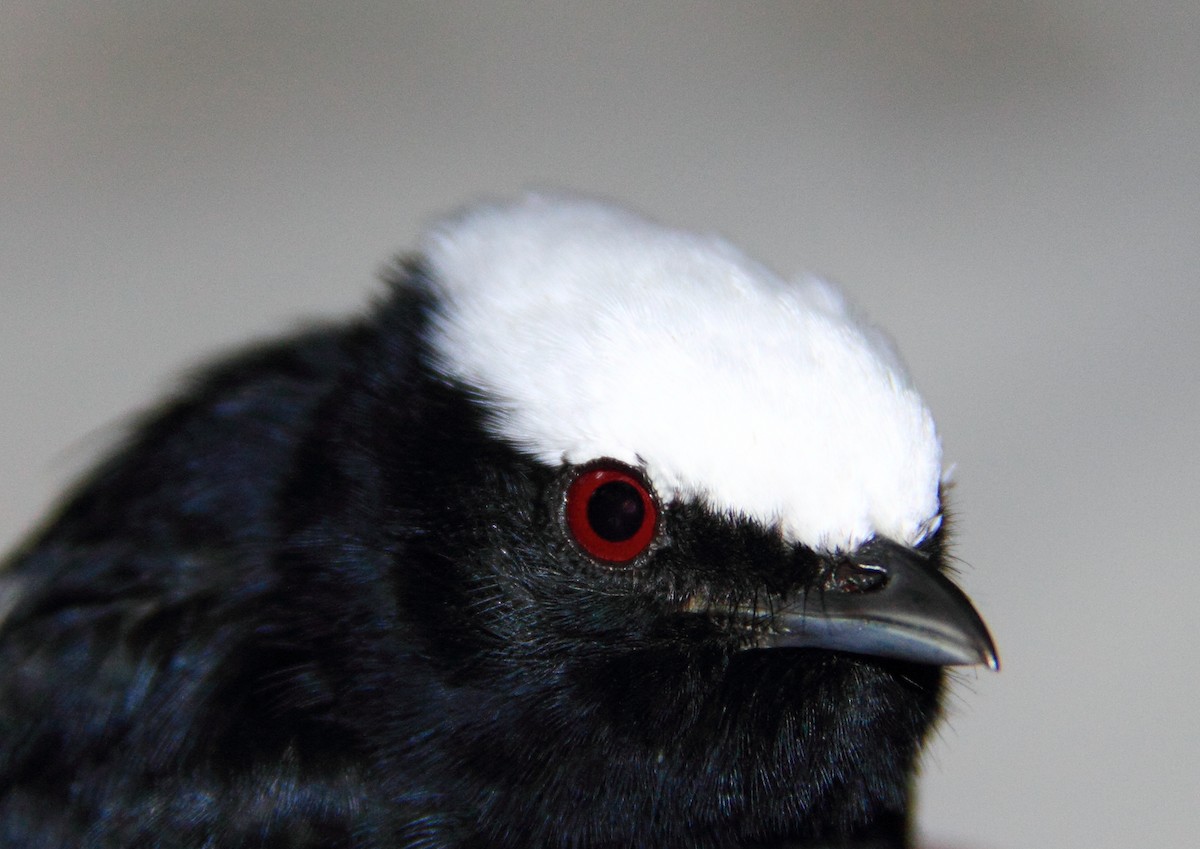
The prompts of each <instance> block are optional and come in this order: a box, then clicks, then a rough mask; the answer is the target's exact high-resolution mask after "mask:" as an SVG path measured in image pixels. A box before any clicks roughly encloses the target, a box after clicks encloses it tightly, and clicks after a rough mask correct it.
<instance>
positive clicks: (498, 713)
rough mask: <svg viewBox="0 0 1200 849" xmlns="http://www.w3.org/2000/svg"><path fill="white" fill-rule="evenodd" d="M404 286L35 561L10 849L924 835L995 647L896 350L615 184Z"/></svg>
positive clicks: (30, 560) (929, 426)
mask: <svg viewBox="0 0 1200 849" xmlns="http://www.w3.org/2000/svg"><path fill="white" fill-rule="evenodd" d="M393 278H394V279H393V280H392V282H391V285H390V288H389V290H388V294H387V295H386V297H385V298H384V299H383V300H382V301H381V302H380V303H378V304H377V305H376V306H375V307H374V308H373V309H372V310H370V312H369V313H368V314H367V315H366V316H365V317H362V318H360V319H358V320H354V321H350V322H348V323H346V324H343V325H339V326H333V327H328V328H322V329H316V330H313V331H310V332H308V333H307V334H305V335H301V336H298V337H296V338H290V339H286V340H284V341H282V342H279V343H276V344H269V345H266V346H263V347H259V348H256V349H252V350H250V351H248V352H243V353H241V354H240V355H237V356H234V357H232V358H231V359H228V360H226V361H224V362H222V363H218V364H217V365H216V366H214V367H212V368H211V369H209V370H208V371H206V372H205V373H203V374H202V375H201V376H200V377H199V378H198V379H196V380H195V381H193V382H192V384H191V385H190V386H189V387H188V388H187V389H186V391H185V392H183V393H182V394H181V395H180V397H178V398H177V399H175V400H173V401H171V402H169V403H167V404H166V405H165V406H164V407H163V408H161V409H160V410H159V411H157V412H156V413H154V414H153V415H151V416H150V417H148V419H147V420H146V421H145V422H144V423H143V425H142V426H141V427H140V428H139V429H137V431H136V433H134V434H133V436H132V437H131V439H130V440H129V442H128V444H127V445H126V446H125V447H124V448H123V449H122V450H120V451H118V452H117V453H116V454H115V456H113V457H112V458H111V459H109V460H108V461H107V462H105V463H103V464H102V465H101V466H100V467H99V468H98V469H97V470H96V471H95V472H94V473H92V475H91V476H90V477H89V478H88V479H87V480H86V481H85V482H84V483H83V484H82V485H81V486H80V487H79V488H78V489H77V490H76V492H75V493H74V494H73V495H72V496H71V497H70V498H69V499H68V500H67V501H66V502H65V504H64V506H63V507H62V508H61V510H60V511H59V513H58V514H57V516H56V517H54V518H53V519H52V521H50V522H49V523H48V524H47V525H46V526H45V527H44V528H43V529H42V530H41V531H40V532H39V533H38V534H37V535H36V536H35V537H34V538H33V539H32V540H31V541H30V542H29V543H27V544H26V545H25V546H24V547H23V548H22V549H21V550H20V551H18V552H17V553H16V554H15V555H14V556H13V558H12V559H11V561H10V562H9V563H8V565H7V566H6V568H5V570H4V571H3V572H0V845H2V846H4V847H46V849H49V847H75V846H88V847H142V846H145V847H151V846H153V847H197V849H199V847H345V849H350V847H355V849H367V847H377V848H378V849H383V847H422V849H433V847H512V849H516V847H564V849H565V847H580V848H581V849H582V847H631V846H637V847H689V849H690V847H700V849H703V847H736V846H785V845H786V846H844V845H856V846H857V845H862V846H886V847H898V846H904V845H906V844H907V841H908V830H909V828H908V824H909V803H910V785H911V783H912V778H913V772H914V763H915V760H916V758H917V756H918V753H919V750H920V747H921V744H922V741H923V740H924V739H925V738H926V737H927V735H928V733H929V730H930V727H931V725H932V724H933V723H934V721H935V720H936V719H937V716H938V710H939V699H940V694H941V690H942V685H943V674H944V673H943V668H942V667H943V666H945V665H949V664H987V665H990V666H992V667H995V666H996V665H997V660H996V653H995V651H994V649H993V647H992V643H991V639H990V637H989V636H988V633H987V630H986V628H985V627H984V625H983V623H982V621H981V620H980V619H979V617H978V615H977V614H976V613H975V611H974V609H973V608H972V606H971V604H970V602H969V601H968V600H967V599H966V597H965V596H964V595H962V594H961V593H960V592H959V591H958V590H957V589H956V588H955V587H954V586H953V584H951V583H950V581H949V580H948V579H947V578H946V577H944V575H943V572H944V569H945V566H944V561H945V546H946V527H945V523H944V521H943V507H942V504H941V493H940V489H941V486H940V483H941V478H942V469H941V449H940V446H939V442H938V438H937V435H936V432H935V429H934V425H933V421H932V418H931V417H930V414H929V412H928V410H927V408H926V406H925V404H924V403H923V402H922V400H921V399H920V397H919V396H918V395H917V393H916V392H915V390H914V389H913V388H912V385H911V383H910V381H909V379H908V377H907V376H906V374H905V372H904V370H903V368H902V366H901V365H900V363H899V360H898V358H897V357H896V355H895V354H894V353H893V352H892V349H891V348H890V346H889V344H888V343H887V342H886V341H885V339H884V337H883V336H882V335H881V334H880V333H879V332H878V331H876V330H874V329H872V328H871V327H869V326H868V325H866V324H865V323H864V322H862V321H861V320H860V319H859V318H857V317H856V316H855V315H854V313H853V312H852V311H851V310H850V309H849V308H848V307H847V306H846V304H845V303H844V302H843V300H842V299H841V297H840V296H839V295H838V294H837V293H836V291H835V290H834V289H832V288H831V287H830V286H828V285H827V284H824V283H822V282H820V281H816V280H811V279H810V280H801V281H798V282H795V283H785V282H783V281H781V280H779V279H777V278H776V277H774V276H773V275H771V274H770V273H769V272H767V271H766V270H764V269H763V268H761V267H760V266H758V265H756V264H754V263H753V262H751V261H750V260H748V259H746V258H745V257H743V256H742V255H741V254H739V253H738V252H737V251H736V250H734V249H733V248H732V247H730V246H728V245H727V244H725V243H724V242H722V241H720V240H718V239H714V238H709V237H700V236H695V235H691V234H687V233H683V232H679V231H675V230H671V229H667V228H664V227H660V226H658V225H655V224H652V223H650V222H647V221H644V220H642V219H640V218H638V217H636V216H634V215H632V214H630V213H627V212H623V211H620V210H617V209H614V208H612V207H609V206H606V205H603V204H600V203H595V202H590V201H585V200H576V199H565V198H548V197H530V198H527V199H525V200H523V201H520V202H517V203H514V204H511V205H494V206H482V207H476V208H474V209H472V210H469V211H468V212H466V213H464V214H462V215H460V216H458V217H456V218H454V219H451V220H449V221H447V222H445V223H443V224H441V225H440V226H438V227H436V228H434V229H433V231H432V232H431V235H430V236H429V237H428V238H427V239H426V241H425V244H424V245H423V249H422V250H421V252H420V254H419V255H418V256H417V258H416V259H415V260H413V261H411V262H409V263H406V264H403V265H402V266H400V267H399V268H398V269H397V271H396V272H395V274H394V275H393Z"/></svg>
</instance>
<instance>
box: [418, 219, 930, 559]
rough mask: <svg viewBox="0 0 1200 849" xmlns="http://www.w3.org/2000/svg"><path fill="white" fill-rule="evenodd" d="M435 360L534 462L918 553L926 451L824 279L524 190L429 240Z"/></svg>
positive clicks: (908, 404)
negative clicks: (781, 272)
mask: <svg viewBox="0 0 1200 849" xmlns="http://www.w3.org/2000/svg"><path fill="white" fill-rule="evenodd" d="M423 249H424V254H425V257H426V259H427V261H428V263H429V268H430V270H431V272H432V276H433V277H434V280H435V285H436V286H437V287H439V289H438V292H439V296H440V297H441V298H442V310H441V312H440V315H439V317H438V321H437V322H436V324H435V327H434V330H433V332H432V336H431V340H430V341H431V343H432V347H433V349H434V351H435V355H436V357H437V358H438V362H437V365H438V367H439V368H440V369H442V370H444V372H445V373H446V374H448V375H450V376H453V377H455V378H458V379H461V380H463V381H465V382H466V383H468V384H470V385H473V386H474V387H477V388H478V389H479V390H480V391H481V392H482V393H483V395H484V396H485V397H486V398H488V399H489V401H490V402H491V405H492V417H491V422H490V424H491V427H492V428H494V432H495V435H497V436H499V437H501V438H504V439H506V440H509V441H511V442H512V443H514V444H515V445H517V446H519V447H520V448H521V449H523V450H525V451H527V452H529V453H531V454H532V455H534V456H536V457H537V458H539V459H541V460H542V461H544V462H547V463H551V464H558V463H561V462H568V463H582V462H586V461H588V460H593V459H597V458H600V457H611V458H614V459H618V460H622V461H624V462H626V463H630V464H633V465H638V466H641V467H642V468H643V469H644V470H645V473H646V475H647V476H648V478H649V479H650V481H651V482H652V483H653V485H654V486H655V488H656V490H657V492H658V495H659V497H660V498H661V499H663V500H664V501H665V502H669V501H671V500H673V499H700V500H701V501H703V502H704V503H706V504H707V505H709V506H710V507H711V508H713V509H715V510H718V511H722V512H726V513H729V514H740V515H744V516H748V517H751V518H753V519H755V520H757V521H759V522H761V523H762V524H763V525H764V526H767V527H775V528H778V529H779V530H780V531H781V532H782V533H783V534H784V535H785V536H786V537H787V538H788V539H790V540H792V541H795V542H800V543H804V544H806V545H809V546H812V547H814V548H818V549H825V550H846V549H850V548H853V547H855V546H857V545H859V544H861V543H862V542H864V541H865V540H867V539H869V538H871V537H873V536H876V535H880V536H886V537H890V538H892V539H896V540H898V541H902V542H906V543H908V544H915V543H916V542H918V541H919V540H920V539H921V538H922V537H924V536H926V535H927V534H929V533H931V532H932V530H934V529H935V528H936V527H937V525H938V524H939V522H940V516H939V509H940V507H939V502H938V483H939V479H940V476H941V446H940V444H939V442H938V437H937V433H936V430H935V428H934V423H933V418H932V416H931V415H930V413H929V410H928V409H927V408H926V406H925V404H924V402H923V401H922V400H921V398H920V396H919V395H918V394H917V392H916V390H915V389H914V388H913V386H912V383H911V381H910V380H909V378H908V376H907V374H906V373H905V371H904V368H903V366H902V365H901V363H900V361H899V359H898V357H897V356H896V354H895V353H894V351H893V349H892V347H891V345H890V343H889V342H888V341H887V339H886V337H884V336H883V334H882V333H881V332H879V331H878V330H876V329H875V328H872V327H870V326H868V325H866V324H865V323H864V322H862V321H861V320H860V319H858V318H857V317H856V316H855V315H854V314H853V312H852V311H851V310H850V309H849V308H848V306H847V304H846V302H845V300H844V299H843V297H842V296H841V294H840V293H839V292H838V291H837V290H836V289H835V288H834V287H832V286H831V285H829V284H828V283H825V282H823V281H820V280H816V279H813V278H806V279H802V280H800V281H798V282H794V283H786V282H784V281H783V280H781V279H779V278H778V277H776V276H775V275H773V274H772V273H771V272H769V271H768V270H767V269H765V268H763V267H762V266H760V265H759V264H757V263H755V262H753V261H751V260H749V259H748V258H746V257H745V256H743V255H742V254H741V253H740V252H739V251H737V250H736V249H735V248H733V247H732V246H731V245H729V244H728V243H727V242H725V241H723V240H721V239H718V238H714V237H709V236H699V235H695V234H691V233H686V232H682V231H679V230H673V229H669V228H665V227H662V226H660V225H658V224H655V223H652V222H650V221H647V220H644V219H642V218H640V217H638V216H636V215H634V214H632V213H629V212H627V211H624V210H621V209H618V208H615V207H612V206H609V205H605V204H601V203H598V202H594V201H586V200H579V199H568V198H562V197H546V196H530V197H527V198H525V199H524V200H522V201H520V202H517V203H514V204H511V205H488V206H480V207H476V208H474V209H471V210H469V211H468V212H466V213H465V214H463V215H461V216H458V217H456V218H453V219H451V220H448V221H446V222H444V223H442V224H441V225H440V226H438V227H436V228H435V229H434V230H433V231H432V232H431V233H430V234H429V236H428V237H427V239H426V240H425V243H424V246H423Z"/></svg>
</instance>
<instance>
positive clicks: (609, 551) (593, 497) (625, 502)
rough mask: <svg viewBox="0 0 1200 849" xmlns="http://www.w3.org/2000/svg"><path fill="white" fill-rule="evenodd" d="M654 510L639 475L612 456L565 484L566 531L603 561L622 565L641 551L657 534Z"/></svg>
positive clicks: (649, 495)
mask: <svg viewBox="0 0 1200 849" xmlns="http://www.w3.org/2000/svg"><path fill="white" fill-rule="evenodd" d="M658 514H659V511H658V504H657V502H656V501H655V499H654V496H653V494H652V492H651V490H650V487H649V486H648V485H647V484H646V482H645V480H644V479H643V478H642V476H641V475H639V474H638V473H637V472H636V471H634V470H633V469H631V468H629V467H628V466H626V465H624V464H623V463H618V462H616V461H615V460H601V461H598V462H596V463H590V464H588V465H587V466H584V467H582V468H581V469H579V471H578V473H577V474H576V475H575V477H574V479H573V480H572V481H571V482H570V484H569V485H568V486H567V489H566V495H565V509H564V519H565V523H566V526H567V530H568V531H569V533H570V536H571V537H572V539H574V541H575V543H576V544H577V545H578V546H579V547H580V548H581V549H582V550H583V551H584V553H586V554H588V555H589V556H590V557H592V558H594V559H596V560H599V561H601V562H603V563H607V564H611V565H623V564H626V563H629V562H631V561H633V560H636V559H637V558H638V557H640V556H641V555H642V554H644V553H645V552H646V550H647V549H649V547H650V544H651V543H652V542H653V541H654V538H655V536H656V534H657V531H658Z"/></svg>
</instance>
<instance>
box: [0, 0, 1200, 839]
mask: <svg viewBox="0 0 1200 849" xmlns="http://www.w3.org/2000/svg"><path fill="white" fill-rule="evenodd" d="M1198 55H1200V4H1197V3H1195V2H1194V0H1188V1H1186V2H1177V3H1172V2H1165V0H1155V2H1136V3H1135V2H1128V3H1119V2H1073V0H1042V2H1038V0H1027V2H1008V3H968V2H944V3H937V2H915V3H868V4H862V3H848V2H846V3H840V2H823V3H797V2H690V3H668V2H662V0H638V1H637V2H596V1H595V0H592V1H591V2H553V3H552V2H522V3H467V2H448V0H439V2H436V3H368V2H342V3H328V4H323V5H316V4H312V5H307V4H298V3H285V2H281V0H268V2H257V3H242V2H197V0H188V1H187V2H181V1H180V0H157V2H134V0H109V2H105V3H93V2H88V0H62V2H28V0H7V2H5V3H4V4H3V6H0V397H2V398H3V399H4V401H3V404H2V405H0V433H2V434H3V439H2V440H0V542H2V543H3V544H4V546H5V547H8V546H9V545H11V544H12V543H13V542H15V541H16V540H17V539H18V538H19V536H20V534H21V533H22V532H23V531H24V530H25V529H27V528H28V526H29V525H30V523H31V522H32V521H33V520H34V519H35V517H36V516H38V514H39V513H40V512H41V511H42V510H43V509H44V508H45V506H46V504H47V503H48V502H49V501H50V500H51V498H52V496H53V493H54V492H55V491H56V490H58V489H59V488H60V487H61V486H62V484H63V483H64V481H66V480H68V479H70V478H71V477H72V476H73V475H74V474H76V473H78V472H79V471H80V470H81V469H82V468H84V467H85V466H86V465H87V462H88V461H89V459H91V458H93V457H94V456H95V455H96V453H97V452H98V451H99V450H100V449H101V448H102V446H103V445H105V444H107V443H109V442H110V441H111V439H112V435H113V433H114V429H115V428H117V427H118V425H119V423H120V421H121V420H122V417H123V416H124V415H125V414H127V413H128V412H129V411H130V410H133V409H137V408H139V407H142V406H144V405H145V404H147V403H148V402H149V401H150V400H151V399H153V398H154V397H156V396H157V395H158V394H160V393H161V392H162V391H164V390H165V389H167V388H169V387H170V386H171V385H172V384H173V379H174V377H176V376H177V375H178V374H179V373H180V372H181V370H182V369H184V368H185V367H188V366H190V365H192V364H194V363H195V362H197V360H198V359H200V358H202V357H203V356H204V355H205V354H206V352H211V351H213V350H214V349H220V348H222V347H223V346H227V345H229V344H232V343H235V342H238V341H242V340H245V339H247V338H250V337H254V336H256V335H260V334H264V333H270V332H276V331H280V330H284V329H287V328H289V327H291V326H294V324H295V323H296V321H297V320H299V319H301V318H304V317H314V316H323V315H332V314H337V313H340V312H344V311H347V310H354V309H357V308H360V307H361V305H362V304H364V303H365V302H366V300H367V299H368V298H369V297H370V296H371V295H372V293H374V292H377V291H378V286H377V285H376V284H375V283H374V280H373V275H374V274H375V272H376V271H377V270H378V269H379V268H380V267H381V266H382V265H383V263H384V262H385V261H386V260H387V259H388V258H389V256H391V255H392V254H393V253H394V252H396V251H399V250H403V249H405V248H406V247H408V246H411V245H412V244H413V242H414V240H415V238H416V236H417V234H418V233H419V231H420V228H421V227H422V225H423V223H424V222H426V221H428V220H429V219H430V218H431V217H434V216H436V215H439V214H441V213H442V212H444V211H446V210H448V209H452V208H455V207H457V206H459V205H461V204H462V203H464V202H466V201H468V200H469V199H471V198H474V197H478V196H480V195H504V196H506V195H511V194H513V193H515V192H517V191H519V190H520V189H522V188H525V187H531V186H532V187H551V188H554V187H564V188H573V189H577V190H582V191H586V192H591V193H597V194H600V195H603V196H608V197H612V198H618V199H621V200H623V201H625V202H627V203H629V204H632V205H633V206H635V207H637V208H639V209H641V210H643V211H645V212H648V213H650V214H652V215H654V216H656V217H659V218H661V219H664V220H666V221H668V222H671V223H677V224H682V225H687V226H691V227H697V228H700V229H704V230H716V231H719V232H721V233H723V234H725V235H727V236H729V237H730V238H732V239H733V240H734V241H736V242H738V243H739V244H741V245H742V246H743V247H745V248H746V249H747V250H748V251H749V252H750V253H752V254H753V255H756V256H758V257H759V258H760V259H763V260H765V261H766V262H767V263H768V264H770V265H772V266H773V267H774V268H776V269H777V270H779V271H780V272H782V273H785V274H791V273H793V272H796V271H799V270H802V269H807V270H812V271H815V272H818V273H821V274H824V275H827V276H829V277H832V278H833V279H836V280H838V281H840V282H842V283H843V284H844V285H845V286H846V287H847V288H848V289H849V291H850V292H851V293H852V296H853V297H854V298H855V299H856V300H857V301H858V302H859V303H860V304H861V305H862V306H863V307H864V308H865V310H866V311H867V312H868V314H869V315H870V316H872V317H873V318H874V319H875V320H877V321H879V322H880V323H882V324H884V325H886V326H887V328H888V329H889V330H890V331H891V333H892V334H893V335H894V336H895V337H896V338H897V340H898V341H899V344H900V347H901V349H902V350H903V351H904V353H905V355H906V357H907V359H908V361H909V364H910V366H911V368H912V370H913V372H914V374H915V376H916V379H917V381H918V384H919V385H920V386H921V387H922V389H923V391H924V392H925V394H926V396H927V397H928V399H929V400H930V402H931V404H932V406H933V408H934V410H935V412H936V413H937V414H938V417H939V422H940V427H941V429H942V432H943V434H944V438H945V443H946V448H947V454H948V458H949V459H951V460H953V461H955V462H956V463H957V479H958V481H959V485H958V486H957V488H956V489H955V491H954V503H955V504H956V506H957V514H958V520H959V521H958V527H959V531H960V533H959V537H958V540H959V544H958V548H957V553H958V554H959V555H961V557H962V558H963V559H964V560H965V561H966V562H967V564H968V565H967V567H966V569H965V572H964V574H963V578H962V582H963V584H964V585H965V587H966V588H967V589H968V591H969V592H970V593H971V595H972V596H973V597H974V598H975V599H976V601H977V602H978V603H979V606H980V607H981V609H982V610H983V611H984V612H985V614H986V616H987V618H988V619H989V621H990V623H991V625H992V627H993V630H994V632H995V634H996V636H997V638H998V640H999V643H1000V647H1001V650H1002V653H1003V657H1004V662H1005V669H1004V671H1003V672H1002V673H1001V674H1000V675H992V674H989V673H984V672H980V673H976V672H973V671H969V672H966V673H963V674H961V675H960V676H958V677H959V683H958V685H957V686H956V687H955V690H954V696H953V698H952V699H951V701H950V706H949V722H948V723H947V724H946V725H945V726H944V728H943V730H942V732H941V734H940V736H939V738H938V739H937V740H936V741H935V743H934V745H933V747H932V750H931V752H930V753H929V756H928V757H927V758H926V761H925V767H924V776H923V779H922V783H921V793H920V797H921V798H920V822H921V824H922V829H923V833H924V834H925V835H926V841H927V843H928V845H930V846H937V847H948V846H962V847H978V849H987V848H988V847H996V849H999V848H1000V847H1012V849H1016V847H1035V846H1036V847H1126V846H1150V847H1188V849H1191V847H1193V846H1195V845H1196V837H1195V835H1196V832H1197V831H1198V830H1200V813H1198V811H1197V808H1198V807H1200V730H1198V727H1197V717H1198V715H1200V714H1198V711H1197V707H1198V704H1197V702H1198V701H1200V700H1198V699H1197V682H1196V677H1197V676H1196V671H1197V661H1196V660H1195V656H1196V648H1195V645H1194V644H1195V643H1196V642H1197V637H1200V626H1198V625H1197V624H1196V616H1197V609H1198V605H1197V597H1198V595H1200V563H1198V562H1197V561H1196V558H1195V556H1194V552H1195V551H1196V548H1197V545H1196V542H1195V541H1194V540H1193V539H1192V537H1194V536H1195V531H1196V505H1197V488H1198V484H1197V472H1198V471H1200V463H1198V462H1197V460H1198V458H1197V445H1198V443H1200V439H1198V434H1197V428H1196V423H1197V408H1198V403H1200V397H1198V395H1200V393H1198V382H1197V378H1196V374H1195V370H1196V366H1197V363H1198V362H1200V356H1198V355H1200V345H1198V343H1197V340H1196V336H1195V330H1196V326H1197V318H1198V317H1200V309H1198V295H1197V288H1196V285H1195V283H1196V276H1197V269H1198V268H1200V238H1198V235H1200V234H1198V233H1197V229H1198V228H1197V223H1198V220H1200V153H1198V151H1200V108H1198V106H1197V96H1198V93H1200V59H1198V58H1197V56H1198Z"/></svg>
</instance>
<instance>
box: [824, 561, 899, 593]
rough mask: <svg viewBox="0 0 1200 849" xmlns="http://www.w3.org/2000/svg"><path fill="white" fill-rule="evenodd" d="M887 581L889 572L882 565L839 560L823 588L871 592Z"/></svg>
mask: <svg viewBox="0 0 1200 849" xmlns="http://www.w3.org/2000/svg"><path fill="white" fill-rule="evenodd" d="M887 582H888V575H887V572H886V571H885V570H884V569H883V567H881V566H873V565H870V564H866V563H852V562H850V561H849V560H838V561H836V562H835V563H834V564H833V565H832V567H831V568H830V569H829V571H828V573H827V574H826V576H825V581H824V583H823V584H822V585H821V589H823V590H831V591H833V592H840V593H869V592H874V591H875V590H880V589H883V587H884V586H885V585H886V584H887Z"/></svg>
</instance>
